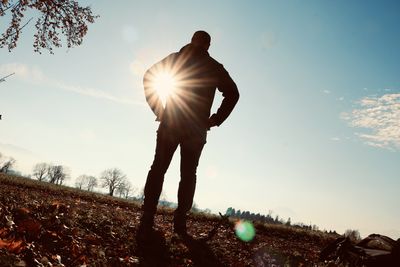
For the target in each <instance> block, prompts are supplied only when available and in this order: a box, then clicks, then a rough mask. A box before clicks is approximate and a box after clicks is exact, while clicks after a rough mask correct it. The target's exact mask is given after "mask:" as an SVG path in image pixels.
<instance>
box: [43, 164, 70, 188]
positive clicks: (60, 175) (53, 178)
mask: <svg viewBox="0 0 400 267" xmlns="http://www.w3.org/2000/svg"><path fill="white" fill-rule="evenodd" d="M47 173H48V177H49V182H50V183H52V184H59V185H62V184H63V182H64V180H65V179H67V178H68V177H69V175H68V172H67V169H66V168H65V167H64V166H61V165H49V166H48V168H47Z"/></svg>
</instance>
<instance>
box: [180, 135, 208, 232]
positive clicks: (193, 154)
mask: <svg viewBox="0 0 400 267" xmlns="http://www.w3.org/2000/svg"><path fill="white" fill-rule="evenodd" d="M204 144H205V136H204V137H202V138H191V139H185V140H183V141H182V142H181V180H180V182H179V189H178V208H177V209H176V210H175V213H174V231H175V232H178V233H186V214H187V212H188V211H189V210H190V209H191V208H192V204H193V197H194V192H195V189H196V170H197V166H198V164H199V159H200V155H201V151H202V150H203V147H204Z"/></svg>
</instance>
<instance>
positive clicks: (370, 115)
mask: <svg viewBox="0 0 400 267" xmlns="http://www.w3.org/2000/svg"><path fill="white" fill-rule="evenodd" d="M357 104H358V106H359V108H357V109H354V110H352V111H351V113H342V116H341V117H342V118H343V119H345V120H348V121H350V125H351V126H352V127H357V128H364V129H365V131H366V132H361V133H360V132H358V133H356V135H357V136H358V137H360V138H361V139H362V140H364V141H365V143H366V144H367V145H370V146H374V147H379V148H386V149H392V150H393V149H400V93H397V94H385V95H382V96H380V97H378V96H369V97H364V98H362V99H361V100H360V101H359V102H358V103H357Z"/></svg>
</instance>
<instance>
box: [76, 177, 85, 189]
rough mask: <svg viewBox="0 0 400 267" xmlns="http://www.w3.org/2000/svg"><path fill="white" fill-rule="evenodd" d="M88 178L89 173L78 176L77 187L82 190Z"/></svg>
mask: <svg viewBox="0 0 400 267" xmlns="http://www.w3.org/2000/svg"><path fill="white" fill-rule="evenodd" d="M86 179H87V175H81V176H78V177H77V178H76V179H75V187H76V188H79V189H81V190H82V189H83V188H84V186H85V184H86Z"/></svg>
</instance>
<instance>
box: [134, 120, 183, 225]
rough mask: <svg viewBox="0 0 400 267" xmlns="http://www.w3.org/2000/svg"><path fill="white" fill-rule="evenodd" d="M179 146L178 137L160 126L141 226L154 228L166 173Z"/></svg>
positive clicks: (145, 192) (145, 190) (146, 189)
mask: <svg viewBox="0 0 400 267" xmlns="http://www.w3.org/2000/svg"><path fill="white" fill-rule="evenodd" d="M177 146H178V139H177V137H176V136H174V135H173V134H172V133H171V131H170V130H169V129H168V128H166V127H159V129H158V132H157V145H156V153H155V156H154V161H153V164H152V166H151V168H150V171H149V173H148V175H147V180H146V185H145V187H144V203H143V207H142V209H143V215H142V219H141V226H142V227H146V228H152V227H153V222H154V215H155V213H156V210H157V204H158V200H159V198H160V194H161V191H162V186H163V182H164V175H165V173H166V171H167V169H168V167H169V164H170V163H171V159H172V156H173V155H174V152H175V150H176V148H177Z"/></svg>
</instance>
